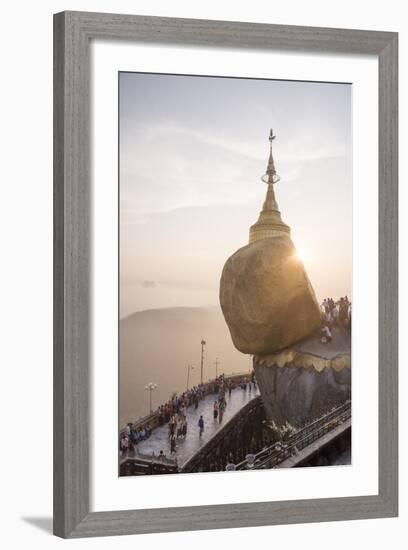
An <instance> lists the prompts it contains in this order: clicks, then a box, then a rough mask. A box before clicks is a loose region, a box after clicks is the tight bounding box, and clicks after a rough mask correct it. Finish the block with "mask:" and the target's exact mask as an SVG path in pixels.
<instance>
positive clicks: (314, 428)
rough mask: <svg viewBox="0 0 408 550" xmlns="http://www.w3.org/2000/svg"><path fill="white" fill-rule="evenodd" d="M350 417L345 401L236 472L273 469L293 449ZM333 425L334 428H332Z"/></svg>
mask: <svg viewBox="0 0 408 550" xmlns="http://www.w3.org/2000/svg"><path fill="white" fill-rule="evenodd" d="M350 417H351V402H350V401H346V402H345V403H343V404H342V405H340V406H339V407H336V408H335V409H334V410H332V411H329V412H328V413H327V414H325V415H323V416H322V417H320V418H317V419H316V420H313V421H312V422H311V423H310V424H307V425H306V426H304V427H303V428H301V429H300V430H298V431H297V432H295V433H294V434H292V435H291V436H289V438H288V439H287V440H284V441H283V440H281V441H277V442H276V443H274V444H273V445H271V446H269V447H267V448H266V449H262V450H261V451H259V452H258V453H256V454H255V456H254V459H253V462H252V461H251V462H252V464H251V465H250V464H249V463H248V460H247V459H245V460H243V461H242V462H240V463H238V464H237V465H236V470H245V469H252V470H254V469H255V470H257V469H261V468H263V467H265V465H266V464H268V467H269V468H273V467H275V466H276V465H277V464H279V463H280V462H283V460H285V459H286V458H288V457H289V456H292V451H295V447H296V450H297V451H299V450H301V449H304V448H305V447H307V446H308V445H310V444H311V443H313V442H314V441H316V440H317V439H319V438H320V437H322V435H324V434H325V433H328V432H329V431H331V429H333V428H334V427H336V426H337V425H338V424H340V423H342V422H344V421H345V420H347V419H348V418H350ZM333 423H335V424H336V426H333Z"/></svg>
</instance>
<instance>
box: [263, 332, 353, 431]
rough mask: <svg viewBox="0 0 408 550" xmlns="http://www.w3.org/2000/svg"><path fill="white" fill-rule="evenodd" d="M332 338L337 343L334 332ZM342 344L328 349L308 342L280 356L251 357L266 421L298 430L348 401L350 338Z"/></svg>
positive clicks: (313, 339) (314, 340)
mask: <svg viewBox="0 0 408 550" xmlns="http://www.w3.org/2000/svg"><path fill="white" fill-rule="evenodd" d="M338 332H340V330H339V331H338ZM335 336H337V343H338V339H339V338H341V337H342V335H341V334H340V335H337V331H336V332H335ZM341 344H343V345H342V346H338V345H336V338H334V339H333V344H329V345H327V344H326V345H325V344H320V343H318V341H317V340H316V338H311V339H309V340H306V341H305V342H303V343H301V344H299V345H297V346H293V347H290V348H288V349H285V350H283V351H282V352H279V353H276V354H269V355H265V356H255V357H254V369H255V375H256V379H257V382H258V386H259V390H260V392H261V396H262V401H263V404H264V407H265V411H266V414H267V417H268V419H269V420H274V421H275V423H276V424H277V425H282V424H284V423H285V422H289V423H290V424H292V425H293V426H295V427H300V426H302V425H304V424H306V423H308V422H310V421H312V420H313V419H314V418H316V417H318V416H320V415H322V414H324V413H326V412H328V411H329V410H330V409H331V408H332V407H334V406H337V405H340V404H342V403H344V402H345V401H347V400H348V399H351V353H350V338H349V335H347V337H346V342H344V341H342V342H341ZM347 347H348V349H347ZM339 348H342V349H339ZM311 350H312V351H311Z"/></svg>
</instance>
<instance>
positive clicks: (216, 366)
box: [214, 357, 220, 378]
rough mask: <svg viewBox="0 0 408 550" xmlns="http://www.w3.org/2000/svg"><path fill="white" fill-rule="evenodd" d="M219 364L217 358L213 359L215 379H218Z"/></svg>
mask: <svg viewBox="0 0 408 550" xmlns="http://www.w3.org/2000/svg"><path fill="white" fill-rule="evenodd" d="M219 364H220V362H219V361H218V357H216V358H215V361H214V365H215V378H218V365H219Z"/></svg>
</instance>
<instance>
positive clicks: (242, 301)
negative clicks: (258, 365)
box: [220, 235, 321, 355]
mask: <svg viewBox="0 0 408 550" xmlns="http://www.w3.org/2000/svg"><path fill="white" fill-rule="evenodd" d="M220 304H221V309H222V312H223V314H224V317H225V320H226V322H227V325H228V328H229V330H230V333H231V337H232V340H233V343H234V345H235V347H236V348H237V349H238V350H239V351H241V352H242V353H249V354H254V355H263V354H268V353H273V352H276V351H279V350H282V349H284V348H286V347H287V346H290V345H291V344H293V343H295V342H298V341H300V340H302V339H304V338H306V337H308V336H309V335H311V334H313V333H314V332H315V331H316V330H317V329H318V328H319V327H320V321H321V312H320V307H319V304H318V303H317V300H316V297H315V294H314V291H313V288H312V286H311V284H310V281H309V278H308V276H307V273H306V270H305V268H304V266H303V263H302V261H301V260H300V258H299V257H298V255H297V253H296V249H295V246H294V244H293V242H292V240H291V239H290V237H289V236H288V235H280V236H276V237H274V238H267V239H262V240H259V241H255V242H253V243H252V244H249V245H247V246H244V247H243V248H240V249H239V250H237V251H236V252H235V253H234V254H233V255H232V256H231V257H230V258H228V260H227V261H226V263H225V266H224V269H223V272H222V275H221V281H220Z"/></svg>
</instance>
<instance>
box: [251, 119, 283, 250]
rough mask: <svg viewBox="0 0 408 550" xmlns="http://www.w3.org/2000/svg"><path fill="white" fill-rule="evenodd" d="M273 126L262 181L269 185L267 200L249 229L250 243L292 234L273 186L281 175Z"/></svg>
mask: <svg viewBox="0 0 408 550" xmlns="http://www.w3.org/2000/svg"><path fill="white" fill-rule="evenodd" d="M275 137H276V136H275V135H274V134H273V130H272V128H271V131H270V134H269V142H270V152H269V160H268V166H267V169H266V173H265V174H264V175H263V176H262V178H261V179H262V181H263V182H265V183H266V184H267V186H268V189H267V191H266V197H265V202H264V203H263V206H262V211H261V213H260V214H259V218H258V221H257V222H256V223H254V225H252V226H251V228H250V230H249V243H250V244H251V243H254V242H255V241H259V240H261V239H267V238H269V237H276V236H278V235H290V227H289V226H288V225H286V224H285V223H283V221H282V218H281V213H280V211H279V207H278V203H277V202H276V198H275V190H274V188H273V186H274V185H275V183H278V181H279V180H280V176H278V174H277V173H276V169H275V163H274V160H273V154H272V142H273V140H274V139H275Z"/></svg>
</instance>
